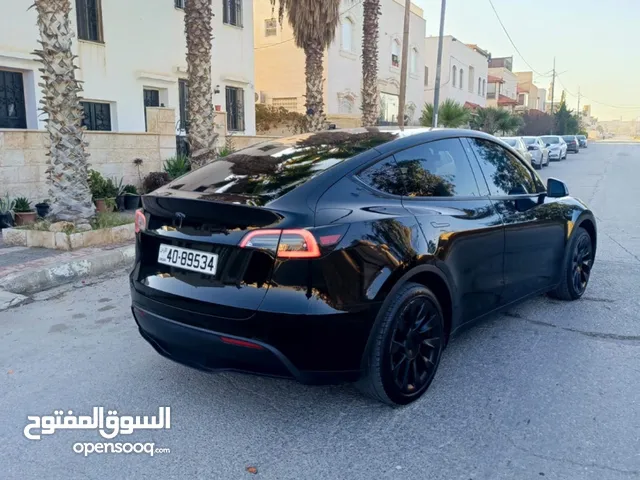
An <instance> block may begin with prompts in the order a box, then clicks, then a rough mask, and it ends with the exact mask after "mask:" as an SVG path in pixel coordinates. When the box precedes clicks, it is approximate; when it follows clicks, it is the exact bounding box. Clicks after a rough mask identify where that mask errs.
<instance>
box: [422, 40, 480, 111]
mask: <svg viewBox="0 0 640 480" xmlns="http://www.w3.org/2000/svg"><path fill="white" fill-rule="evenodd" d="M425 55H426V65H425V82H424V101H425V102H426V103H433V97H434V93H435V84H436V62H437V58H438V37H427V38H426V39H425ZM488 57H489V53H488V52H485V51H484V50H482V49H481V48H479V47H477V46H476V45H465V44H464V43H462V42H461V41H460V40H458V39H457V38H455V37H453V36H451V35H447V36H445V37H444V38H443V42H442V70H441V74H440V102H443V101H444V100H446V99H448V98H450V99H453V100H455V101H456V102H458V103H460V104H462V105H467V107H470V108H477V107H484V106H485V105H486V91H487V71H488Z"/></svg>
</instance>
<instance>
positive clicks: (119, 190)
mask: <svg viewBox="0 0 640 480" xmlns="http://www.w3.org/2000/svg"><path fill="white" fill-rule="evenodd" d="M112 183H113V185H114V186H115V192H116V206H117V207H118V211H119V212H124V198H125V195H124V193H125V192H124V187H125V186H124V185H123V178H122V177H120V180H118V179H115V180H114V181H113V182H112Z"/></svg>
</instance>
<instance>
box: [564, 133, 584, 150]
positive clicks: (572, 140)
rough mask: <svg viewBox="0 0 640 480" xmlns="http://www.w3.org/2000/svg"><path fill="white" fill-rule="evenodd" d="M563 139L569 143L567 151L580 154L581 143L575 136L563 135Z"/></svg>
mask: <svg viewBox="0 0 640 480" xmlns="http://www.w3.org/2000/svg"><path fill="white" fill-rule="evenodd" d="M562 139H563V140H564V141H565V142H567V151H569V152H573V153H578V152H580V142H579V141H578V137H576V136H575V135H563V136H562Z"/></svg>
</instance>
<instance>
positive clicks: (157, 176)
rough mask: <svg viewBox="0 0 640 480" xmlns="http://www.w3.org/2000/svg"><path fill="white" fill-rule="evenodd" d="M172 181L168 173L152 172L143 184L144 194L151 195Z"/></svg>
mask: <svg viewBox="0 0 640 480" xmlns="http://www.w3.org/2000/svg"><path fill="white" fill-rule="evenodd" d="M170 181H171V178H169V174H168V173H167V172H151V173H150V174H149V175H147V176H146V177H144V181H143V182H142V191H143V193H145V194H146V193H151V192H153V191H154V190H157V189H159V188H160V187H162V186H163V185H166V184H167V183H169V182H170Z"/></svg>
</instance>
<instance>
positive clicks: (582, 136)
mask: <svg viewBox="0 0 640 480" xmlns="http://www.w3.org/2000/svg"><path fill="white" fill-rule="evenodd" d="M578 138H579V139H580V140H586V139H587V137H585V136H584V135H578Z"/></svg>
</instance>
